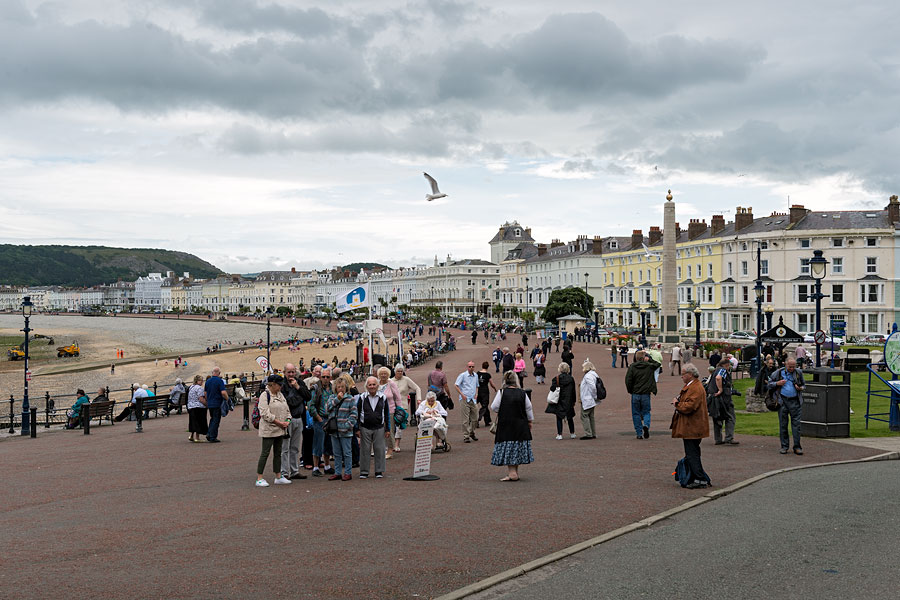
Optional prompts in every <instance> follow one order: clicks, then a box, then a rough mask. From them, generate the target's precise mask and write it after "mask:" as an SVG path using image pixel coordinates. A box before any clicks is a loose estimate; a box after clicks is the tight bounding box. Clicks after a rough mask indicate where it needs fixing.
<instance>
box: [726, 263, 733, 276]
mask: <svg viewBox="0 0 900 600" xmlns="http://www.w3.org/2000/svg"><path fill="white" fill-rule="evenodd" d="M727 264H728V276H729V277H731V276H732V275H734V269H733V268H732V265H731V263H727Z"/></svg>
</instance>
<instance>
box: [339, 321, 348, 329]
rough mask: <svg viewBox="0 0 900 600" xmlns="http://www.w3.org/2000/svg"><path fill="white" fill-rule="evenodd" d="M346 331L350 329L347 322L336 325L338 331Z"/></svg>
mask: <svg viewBox="0 0 900 600" xmlns="http://www.w3.org/2000/svg"><path fill="white" fill-rule="evenodd" d="M348 329H350V322H349V321H340V322H339V323H338V331H347V330H348Z"/></svg>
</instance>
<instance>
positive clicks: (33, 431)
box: [31, 406, 37, 438]
mask: <svg viewBox="0 0 900 600" xmlns="http://www.w3.org/2000/svg"><path fill="white" fill-rule="evenodd" d="M31 437H33V438H36V437H37V406H32V407H31Z"/></svg>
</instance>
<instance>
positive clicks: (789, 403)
mask: <svg viewBox="0 0 900 600" xmlns="http://www.w3.org/2000/svg"><path fill="white" fill-rule="evenodd" d="M802 407H803V405H802V404H800V399H799V398H797V397H796V396H795V397H793V398H785V397H783V396H782V398H781V405H780V406H779V407H778V435H779V437H781V447H782V448H784V449H785V450H787V449H788V447H789V446H790V443H791V440H790V438H788V417H790V419H791V434H792V435H793V436H794V449H795V450H796V449H797V448H800V418H801V416H802V412H803V411H802V410H801V409H802Z"/></svg>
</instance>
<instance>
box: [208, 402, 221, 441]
mask: <svg viewBox="0 0 900 600" xmlns="http://www.w3.org/2000/svg"><path fill="white" fill-rule="evenodd" d="M207 410H209V429H208V430H207V432H206V439H208V440H217V439H219V422H220V421H221V420H222V409H221V408H219V407H218V406H217V407H216V408H209V409H207Z"/></svg>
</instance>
